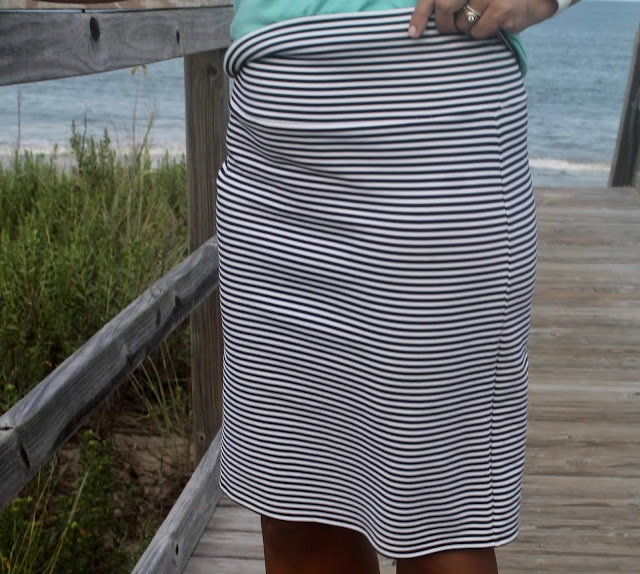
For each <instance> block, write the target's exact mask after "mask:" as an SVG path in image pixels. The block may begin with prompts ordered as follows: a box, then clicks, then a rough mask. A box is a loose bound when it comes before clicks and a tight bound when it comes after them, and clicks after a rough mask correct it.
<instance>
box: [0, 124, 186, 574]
mask: <svg viewBox="0 0 640 574" xmlns="http://www.w3.org/2000/svg"><path fill="white" fill-rule="evenodd" d="M71 148H72V150H73V154H74V158H73V159H74V162H73V165H72V166H71V167H70V168H69V169H66V170H65V169H61V168H60V165H59V162H58V158H57V157H55V155H54V157H52V158H49V159H45V158H44V157H43V156H39V155H35V154H32V153H29V152H22V153H17V152H16V153H15V155H14V157H13V160H12V161H11V162H10V164H9V165H6V166H4V167H3V166H1V165H0V408H1V409H2V411H5V410H7V409H8V408H10V407H11V406H12V405H13V404H15V402H16V401H17V400H19V398H20V397H22V396H24V395H25V394H26V393H27V392H28V391H29V390H30V389H31V388H32V387H33V386H34V385H35V384H37V383H38V382H39V381H40V380H42V379H43V378H44V377H45V376H46V375H47V374H48V373H50V372H51V371H52V370H53V369H54V368H55V367H56V366H57V365H59V364H60V363H61V362H62V361H63V360H64V359H65V358H67V357H68V356H69V355H71V354H72V353H73V352H74V351H75V350H76V349H77V348H78V347H79V346H81V345H82V344H83V343H84V342H85V341H87V340H88V339H89V338H90V337H91V336H92V335H93V334H94V333H95V332H96V331H98V330H99V329H100V328H101V327H102V326H103V325H104V324H105V323H107V322H108V321H109V320H110V319H111V318H113V317H114V316H115V315H116V314H117V313H118V312H120V311H121V310H122V309H123V308H124V307H126V306H127V305H128V304H129V303H130V302H131V301H132V300H133V299H135V298H136V297H137V296H138V295H140V294H141V293H142V292H143V291H144V290H145V289H146V288H147V287H148V286H149V285H151V284H152V283H153V282H154V281H156V280H157V279H158V278H160V277H161V276H162V275H164V274H165V273H166V272H167V271H168V270H169V269H170V268H172V267H173V266H175V265H176V264H177V263H178V262H179V261H180V260H182V259H183V258H184V257H185V256H186V254H187V246H188V243H187V204H186V166H185V160H184V158H181V159H172V158H169V156H168V155H165V157H164V158H162V159H161V160H160V161H159V162H157V164H155V165H153V164H152V162H151V160H150V157H149V153H148V149H147V148H146V147H145V146H142V147H140V148H138V149H135V148H134V149H132V150H131V153H130V154H129V155H127V156H124V157H121V156H118V155H117V154H116V153H115V151H114V150H113V148H112V146H111V142H110V139H109V135H108V133H107V132H106V131H105V132H104V135H103V137H102V138H101V139H99V140H96V139H94V138H85V137H84V136H82V135H81V134H79V133H78V131H77V130H76V127H75V125H73V126H72V135H71ZM189 360H190V350H189V330H188V328H186V325H185V326H183V327H182V328H180V329H178V330H177V331H176V332H175V333H174V334H173V335H172V336H171V337H170V338H169V339H167V341H165V343H163V345H162V346H161V348H160V349H159V350H157V351H156V352H155V353H153V354H152V355H151V357H150V358H149V359H147V360H146V361H145V362H144V363H143V365H142V366H141V367H140V369H138V370H137V371H136V373H134V375H133V377H132V379H131V381H130V382H129V383H125V384H124V385H123V386H122V387H121V389H122V390H121V391H120V393H119V400H120V401H121V402H124V403H125V406H126V408H127V409H129V412H130V413H131V414H132V415H133V417H137V418H140V419H144V418H151V419H152V420H155V421H156V422H157V424H158V427H161V428H162V429H163V430H165V429H168V430H169V432H170V433H174V434H175V433H179V434H182V436H188V434H189V429H188V421H189V416H188V406H187V400H186V398H185V396H186V388H187V387H186V384H187V381H188V376H189ZM119 410H120V411H121V410H122V409H119ZM176 444H182V443H179V441H178V442H177V443H176ZM79 449H80V455H79V463H78V465H77V466H78V469H79V470H78V472H77V473H75V474H74V475H73V476H74V477H75V476H77V477H78V478H77V480H76V479H75V478H74V479H72V481H74V484H73V485H72V486H73V488H72V489H70V488H69V486H70V485H69V479H68V476H69V472H68V471H66V472H65V473H60V471H59V468H58V466H57V465H56V464H55V463H52V464H50V465H48V467H46V468H45V469H43V470H42V471H41V472H40V473H39V474H38V475H37V477H36V478H34V480H33V481H32V482H31V483H30V484H29V485H28V487H27V488H26V489H25V490H24V491H23V492H22V493H21V495H20V497H18V498H16V499H15V500H13V501H12V503H10V504H9V505H8V507H7V508H5V509H4V511H3V512H2V513H1V514H0V572H1V573H3V574H4V573H6V574H23V573H24V574H26V573H38V574H40V573H47V572H55V573H58V572H60V573H63V574H65V573H75V572H94V573H96V574H98V573H105V574H106V573H109V574H112V573H115V574H118V573H119V572H128V571H130V569H131V566H132V564H134V563H135V561H136V559H137V558H138V557H139V555H140V554H141V552H142V551H143V549H144V547H145V546H146V544H147V543H148V541H149V540H150V537H151V536H152V534H153V531H154V528H155V527H157V523H155V524H154V523H153V519H152V517H149V516H141V513H140V507H141V506H142V505H141V504H139V502H140V498H141V496H142V494H143V493H142V489H141V487H139V486H138V485H136V484H135V483H134V482H133V481H130V480H129V481H128V480H123V479H122V477H120V478H119V479H118V480H116V476H115V474H114V473H115V471H114V452H113V447H112V446H111V443H109V441H104V442H100V441H99V440H98V439H97V438H96V436H95V435H94V434H92V433H91V432H86V433H85V434H84V435H83V438H82V440H81V441H80V447H79ZM182 458H183V460H184V459H189V454H188V447H187V451H186V454H184V453H183V455H182ZM188 464H190V461H187V465H188ZM59 473H60V474H59ZM70 490H71V491H72V494H68V491H70ZM147 508H148V505H147ZM154 519H157V517H154Z"/></svg>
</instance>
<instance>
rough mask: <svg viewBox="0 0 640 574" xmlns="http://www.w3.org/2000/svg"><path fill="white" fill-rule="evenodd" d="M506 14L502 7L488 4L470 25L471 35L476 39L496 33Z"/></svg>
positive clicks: (489, 36)
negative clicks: (480, 15) (479, 16)
mask: <svg viewBox="0 0 640 574" xmlns="http://www.w3.org/2000/svg"><path fill="white" fill-rule="evenodd" d="M507 15H508V14H507V12H506V11H505V10H504V9H501V8H496V7H495V4H489V5H488V6H487V9H486V10H485V12H484V13H483V14H482V17H481V18H479V19H478V21H477V22H476V23H475V24H474V25H473V26H472V27H471V35H472V36H473V37H474V38H477V39H478V40H482V39H484V38H491V37H492V36H495V35H497V33H498V30H499V29H500V28H501V27H502V23H503V22H504V21H505V19H506V18H507Z"/></svg>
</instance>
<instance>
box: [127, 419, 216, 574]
mask: <svg viewBox="0 0 640 574" xmlns="http://www.w3.org/2000/svg"><path fill="white" fill-rule="evenodd" d="M221 439H222V432H221V431H218V434H217V435H216V437H215V439H214V440H213V442H212V443H211V445H209V448H208V449H207V451H206V452H205V454H204V456H203V457H202V459H201V460H200V464H198V467H197V468H196V470H195V472H194V473H193V475H192V476H191V479H190V480H189V482H188V483H187V485H186V486H185V487H184V490H183V491H182V494H181V495H180V497H179V498H178V500H177V501H176V503H175V504H174V505H173V508H172V509H171V512H170V513H169V515H168V516H167V518H166V519H165V521H164V522H163V523H162V526H160V528H159V529H158V532H157V533H156V535H155V536H154V537H153V540H152V541H151V542H150V543H149V546H147V549H146V550H145V552H144V554H143V555H142V556H141V558H140V560H139V561H138V564H136V567H135V569H134V570H133V574H149V573H150V572H153V574H168V573H172V574H174V573H177V572H182V571H183V570H184V569H185V568H186V566H187V563H188V562H189V558H190V557H191V554H192V553H193V551H194V550H195V547H196V545H197V544H198V541H199V540H200V537H201V536H202V533H203V532H204V529H205V528H206V526H207V524H208V523H209V520H211V517H212V516H213V513H214V512H215V509H216V506H217V505H218V502H219V501H220V498H222V490H220V441H221Z"/></svg>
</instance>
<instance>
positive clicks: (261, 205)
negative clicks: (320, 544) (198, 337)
mask: <svg viewBox="0 0 640 574" xmlns="http://www.w3.org/2000/svg"><path fill="white" fill-rule="evenodd" d="M410 14H411V10H410V9H401V10H393V11H384V12H365V13H360V14H342V15H331V16H315V17H305V18H302V19H296V20H291V21H288V22H283V23H279V24H275V25H271V26H268V27H267V28H264V29H262V30H259V31H258V32H255V33H252V34H250V35H248V36H245V37H243V38H242V39H240V40H239V41H237V42H236V43H235V44H234V45H233V46H232V47H231V48H230V49H229V51H228V53H227V57H226V63H225V66H226V71H227V73H228V74H229V75H231V76H232V77H234V78H235V85H234V88H233V92H232V97H231V101H230V121H229V128H228V134H227V144H228V158H227V159H226V161H225V162H224V165H223V166H222V169H221V170H220V172H219V176H218V193H219V195H218V237H219V245H220V265H221V266H220V278H221V291H220V293H221V305H222V314H223V330H224V344H225V355H224V386H223V426H222V460H221V479H220V480H221V488H222V490H223V492H224V493H225V494H227V495H228V496H229V497H230V498H231V499H233V500H234V501H236V502H238V503H239V504H241V505H243V506H245V507H247V508H249V509H251V510H253V511H255V512H258V513H260V514H264V515H268V516H271V517H275V518H280V519H285V520H291V521H315V522H321V523H325V524H332V525H338V526H343V527H347V528H351V529H354V530H357V531H359V532H361V533H363V534H365V535H366V536H367V537H368V539H369V540H370V542H371V544H372V545H373V546H374V547H375V548H376V550H377V551H378V552H379V553H381V554H383V555H386V556H389V557H395V558H410V557H415V556H420V555H423V554H428V553H431V552H436V551H441V550H449V549H458V548H481V547H491V546H499V545H502V544H505V543H507V542H509V541H511V540H512V539H513V538H515V536H516V534H517V532H518V515H519V510H520V501H521V490H522V475H523V464H524V456H525V431H526V410H527V339H528V333H529V320H530V312H531V300H532V294H533V286H534V275H535V265H536V219H535V206H534V199H533V194H532V187H531V177H530V172H529V165H528V154H527V142H526V137H527V110H526V94H525V91H524V88H523V83H522V75H521V72H520V70H519V68H518V65H517V61H516V58H515V56H514V55H513V54H512V53H511V51H510V50H509V48H508V47H507V46H506V45H505V44H504V43H503V42H502V41H501V40H499V39H489V40H482V41H479V40H474V39H472V38H469V37H465V36H457V35H441V34H439V33H438V32H437V30H436V29H435V27H434V24H433V22H431V23H430V25H429V27H428V29H427V31H426V32H425V34H424V35H423V37H422V38H421V39H419V40H412V39H410V38H409V37H408V35H407V27H408V22H409V17H410Z"/></svg>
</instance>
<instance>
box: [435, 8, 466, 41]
mask: <svg viewBox="0 0 640 574" xmlns="http://www.w3.org/2000/svg"><path fill="white" fill-rule="evenodd" d="M463 5H464V0H453V1H445V0H441V1H439V2H436V10H435V12H436V28H438V31H440V32H442V33H443V34H455V33H456V32H457V31H458V29H457V28H456V23H455V14H456V12H457V11H458V10H459V9H460V8H462V6H463Z"/></svg>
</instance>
